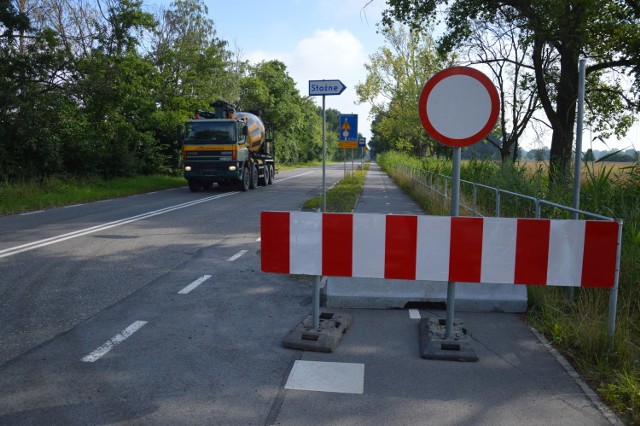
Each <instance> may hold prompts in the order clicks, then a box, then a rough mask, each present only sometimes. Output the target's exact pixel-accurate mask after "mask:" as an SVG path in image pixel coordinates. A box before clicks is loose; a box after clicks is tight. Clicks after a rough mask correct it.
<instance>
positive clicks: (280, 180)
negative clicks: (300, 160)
mask: <svg viewBox="0 0 640 426" xmlns="http://www.w3.org/2000/svg"><path fill="white" fill-rule="evenodd" d="M310 173H314V172H313V171H312V172H304V173H300V174H299V175H294V176H289V177H286V178H283V179H278V180H277V181H276V182H284V181H285V180H289V179H294V178H297V177H300V176H304V175H308V174H310Z"/></svg>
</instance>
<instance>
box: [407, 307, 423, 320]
mask: <svg viewBox="0 0 640 426" xmlns="http://www.w3.org/2000/svg"><path fill="white" fill-rule="evenodd" d="M409 318H411V319H421V318H422V317H421V316H420V311H419V310H417V309H409Z"/></svg>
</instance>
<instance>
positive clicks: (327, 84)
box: [309, 80, 347, 96]
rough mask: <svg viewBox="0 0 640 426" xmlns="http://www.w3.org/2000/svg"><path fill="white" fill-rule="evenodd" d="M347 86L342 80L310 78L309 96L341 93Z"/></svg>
mask: <svg viewBox="0 0 640 426" xmlns="http://www.w3.org/2000/svg"><path fill="white" fill-rule="evenodd" d="M346 88H347V86H345V85H344V84H342V82H341V81H340V80H309V96H325V95H326V96H329V95H339V94H340V93H342V92H344V89H346Z"/></svg>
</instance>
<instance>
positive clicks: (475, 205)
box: [473, 182, 478, 216]
mask: <svg viewBox="0 0 640 426" xmlns="http://www.w3.org/2000/svg"><path fill="white" fill-rule="evenodd" d="M473 215H474V216H478V185H476V184H475V182H474V184H473Z"/></svg>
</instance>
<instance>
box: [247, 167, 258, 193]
mask: <svg viewBox="0 0 640 426" xmlns="http://www.w3.org/2000/svg"><path fill="white" fill-rule="evenodd" d="M257 187H258V166H256V165H255V164H254V165H252V166H251V182H250V183H249V188H250V189H256V188H257Z"/></svg>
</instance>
